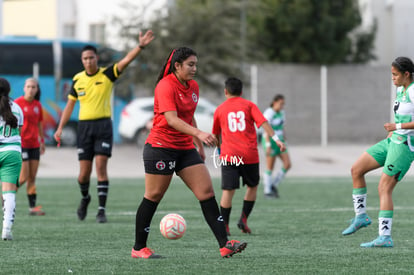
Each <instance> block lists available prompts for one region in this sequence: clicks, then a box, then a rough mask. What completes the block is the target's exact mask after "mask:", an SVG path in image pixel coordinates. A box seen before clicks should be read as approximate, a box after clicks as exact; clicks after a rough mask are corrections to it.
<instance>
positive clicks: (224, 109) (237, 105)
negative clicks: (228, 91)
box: [213, 97, 266, 164]
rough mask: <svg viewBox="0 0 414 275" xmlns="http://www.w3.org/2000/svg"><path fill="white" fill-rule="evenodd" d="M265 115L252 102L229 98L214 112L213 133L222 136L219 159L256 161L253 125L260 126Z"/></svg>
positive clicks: (257, 153) (255, 138)
mask: <svg viewBox="0 0 414 275" xmlns="http://www.w3.org/2000/svg"><path fill="white" fill-rule="evenodd" d="M265 121H266V118H265V117H264V116H263V114H262V112H261V111H260V110H259V108H258V107H257V106H256V104H254V103H253V102H251V101H249V100H247V99H244V98H242V97H231V98H228V99H227V100H226V101H225V102H223V103H222V104H221V105H219V106H218V107H217V109H216V111H215V112H214V122H213V134H215V135H221V141H222V143H221V151H220V158H221V159H223V160H226V161H227V162H231V160H232V159H233V160H234V159H238V160H240V158H241V159H242V160H243V163H244V164H254V163H259V152H258V149H257V136H256V129H255V127H254V125H255V124H256V126H257V127H260V126H261V125H262V124H263V122H265Z"/></svg>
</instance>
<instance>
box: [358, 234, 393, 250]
mask: <svg viewBox="0 0 414 275" xmlns="http://www.w3.org/2000/svg"><path fill="white" fill-rule="evenodd" d="M393 246H394V242H393V241H392V239H391V236H378V238H376V239H375V240H373V241H371V242H368V243H362V244H361V247H364V248H371V247H393Z"/></svg>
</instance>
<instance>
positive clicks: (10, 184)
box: [0, 78, 23, 240]
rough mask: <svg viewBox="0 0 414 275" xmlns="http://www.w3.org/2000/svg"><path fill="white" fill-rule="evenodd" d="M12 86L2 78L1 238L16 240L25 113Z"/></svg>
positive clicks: (0, 149) (0, 90)
mask: <svg viewBox="0 0 414 275" xmlns="http://www.w3.org/2000/svg"><path fill="white" fill-rule="evenodd" d="M9 93H10V84H9V82H8V81H7V80H6V79H4V78H0V181H1V186H2V196H3V229H2V233H1V238H2V239H3V240H12V239H13V236H12V231H11V230H12V226H13V222H14V210H15V208H16V191H17V183H18V181H19V174H20V168H21V167H22V156H21V151H22V150H21V139H20V129H21V127H22V126H23V112H22V110H21V109H20V107H19V105H17V104H16V103H14V102H13V101H12V100H10V98H9Z"/></svg>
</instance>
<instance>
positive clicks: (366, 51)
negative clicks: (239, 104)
mask: <svg viewBox="0 0 414 275" xmlns="http://www.w3.org/2000/svg"><path fill="white" fill-rule="evenodd" d="M172 3H173V4H172V5H170V6H168V7H163V8H161V9H160V10H158V11H156V16H154V18H153V19H152V20H148V18H146V17H145V15H146V13H147V11H148V9H149V8H150V6H151V2H149V1H147V5H142V3H141V4H140V5H139V6H137V5H132V4H123V8H124V10H125V15H123V16H122V17H115V18H114V20H113V22H114V24H117V25H118V26H119V30H120V32H119V34H120V41H121V42H122V43H123V44H125V45H126V47H125V49H126V50H128V49H129V47H131V46H133V45H136V43H137V38H138V33H139V31H143V30H145V29H148V28H151V29H152V30H153V31H154V33H155V35H156V39H155V40H154V41H153V42H152V43H151V45H150V46H149V49H148V50H145V51H147V52H145V53H143V54H142V55H140V56H139V58H138V60H137V61H138V62H137V66H135V70H131V73H130V74H131V76H130V78H131V79H134V81H136V83H140V85H144V86H146V87H151V88H150V89H149V90H151V91H152V90H153V88H154V85H155V80H156V77H157V75H158V72H159V70H160V68H161V66H162V64H163V63H164V61H165V59H166V58H167V55H168V53H169V52H170V51H171V50H172V49H173V48H176V47H179V46H188V47H191V48H193V49H194V50H195V51H196V52H197V53H198V57H199V64H198V72H197V80H198V82H199V83H200V87H201V90H202V91H205V90H206V89H210V90H214V91H216V92H217V93H218V94H221V92H222V86H223V80H224V78H225V77H228V76H231V75H234V76H238V77H240V78H241V79H243V80H244V82H245V83H247V82H248V79H246V78H245V77H244V74H243V73H244V67H243V64H245V63H246V64H248V63H250V62H261V61H267V62H268V61H273V62H290V63H292V62H293V63H308V64H335V63H343V62H359V63H364V62H367V61H369V60H372V59H374V58H375V57H374V56H373V55H372V48H373V41H374V38H375V31H376V28H375V26H374V27H373V29H372V30H370V31H369V32H364V31H361V30H358V31H356V30H357V27H358V26H359V25H360V24H361V17H360V13H359V7H358V3H357V0H334V1H333V0H227V1H222V0H192V1H188V0H175V1H172ZM144 18H146V20H144Z"/></svg>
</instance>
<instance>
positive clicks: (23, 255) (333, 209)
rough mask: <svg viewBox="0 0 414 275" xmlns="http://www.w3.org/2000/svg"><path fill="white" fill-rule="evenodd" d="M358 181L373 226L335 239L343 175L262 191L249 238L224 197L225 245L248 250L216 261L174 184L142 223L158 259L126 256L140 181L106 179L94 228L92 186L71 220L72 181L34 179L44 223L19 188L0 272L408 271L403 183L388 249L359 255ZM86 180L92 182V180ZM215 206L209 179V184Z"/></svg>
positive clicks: (207, 235)
mask: <svg viewBox="0 0 414 275" xmlns="http://www.w3.org/2000/svg"><path fill="white" fill-rule="evenodd" d="M367 180H368V214H369V215H370V216H371V218H372V220H373V223H372V225H371V226H369V227H367V228H363V229H361V230H360V231H358V232H357V233H356V234H354V235H351V236H347V237H343V236H342V235H341V232H342V230H343V229H344V228H345V227H346V226H347V222H348V220H349V219H350V218H352V217H353V215H354V214H353V207H352V199H351V192H352V184H351V180H350V178H289V177H287V178H286V180H285V181H284V182H283V183H282V186H280V190H279V191H280V195H281V198H280V199H277V200H269V199H265V198H263V196H262V190H261V189H262V186H260V189H259V196H258V199H257V202H256V205H255V208H254V210H253V212H252V214H251V216H250V218H249V221H248V222H249V226H250V228H251V229H252V232H253V234H251V235H246V234H242V233H241V231H240V230H239V229H238V228H237V226H236V223H237V220H238V217H239V215H240V211H241V205H242V199H243V194H244V191H245V189H244V188H243V189H241V190H239V191H238V192H236V196H235V198H234V200H233V208H232V214H231V217H230V219H231V222H230V231H231V233H232V236H231V238H234V239H237V240H245V241H247V242H248V246H247V248H246V250H245V251H243V253H241V254H236V255H234V256H233V258H230V259H222V258H221V257H220V254H219V249H218V245H217V242H216V240H215V238H214V236H213V234H212V233H211V231H210V229H209V228H208V226H207V223H206V222H205V221H204V218H203V216H202V213H201V209H200V206H199V203H198V201H197V200H196V198H195V197H194V195H193V194H192V193H191V191H189V190H188V189H187V187H186V186H185V185H184V184H183V183H182V182H181V181H180V180H179V179H178V178H175V180H174V181H173V183H172V185H171V186H170V189H169V190H168V192H167V194H166V196H165V197H164V199H163V201H162V202H161V204H160V205H159V207H158V210H157V212H156V215H155V216H154V219H153V221H152V229H151V234H150V236H149V241H148V246H149V247H151V248H152V249H154V250H155V251H156V253H157V254H160V255H162V256H163V257H164V258H162V259H150V260H146V259H133V258H131V255H130V253H131V248H132V246H133V244H134V230H135V212H136V209H137V206H138V203H139V202H140V201H141V199H142V196H143V192H144V185H143V182H144V181H143V179H111V188H110V191H109V200H108V205H107V216H108V223H107V224H97V223H96V222H95V215H96V211H97V197H96V188H95V186H96V183H92V184H91V193H92V202H91V204H90V206H89V211H88V216H87V217H86V220H85V221H83V222H81V221H78V219H77V216H76V208H77V206H78V203H79V199H80V193H79V188H78V186H77V184H76V183H75V179H73V178H71V179H43V178H40V179H39V180H38V194H39V195H38V201H39V203H40V204H42V205H43V208H44V210H45V211H46V215H45V216H40V217H33V216H29V215H28V204H27V198H26V192H25V190H20V191H19V193H18V194H17V209H16V220H15V224H14V227H13V236H14V240H13V241H1V244H0V261H1V269H0V273H1V274H68V273H70V274H353V273H355V274H412V273H413V264H412V261H413V256H414V252H413V251H414V237H413V234H412V229H413V227H414V219H413V210H414V205H413V199H412V198H413V194H414V184H413V181H414V179H413V178H406V179H405V180H404V181H403V182H401V183H399V185H398V186H397V188H396V190H395V191H394V205H395V213H394V221H393V239H394V244H395V247H394V248H391V249H390V248H378V249H363V248H360V247H359V244H360V243H361V242H365V241H371V240H372V239H374V238H375V237H377V234H378V221H377V215H378V205H379V201H378V194H377V182H378V177H374V176H371V177H367ZM93 182H94V181H93ZM215 190H216V198H217V200H219V199H220V195H221V193H220V189H219V180H215ZM170 212H175V213H179V214H181V215H182V216H183V217H184V218H185V219H186V221H187V232H186V234H185V235H184V237H183V238H182V239H180V240H167V239H164V238H163V237H162V236H161V234H160V232H159V222H160V220H161V218H162V217H163V216H164V215H165V214H167V213H170Z"/></svg>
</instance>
